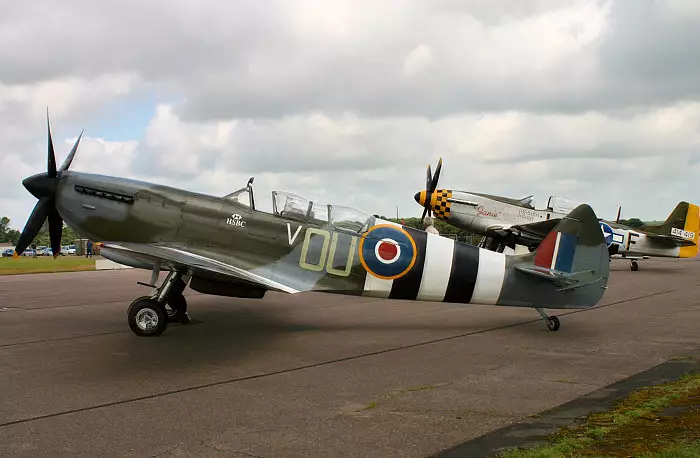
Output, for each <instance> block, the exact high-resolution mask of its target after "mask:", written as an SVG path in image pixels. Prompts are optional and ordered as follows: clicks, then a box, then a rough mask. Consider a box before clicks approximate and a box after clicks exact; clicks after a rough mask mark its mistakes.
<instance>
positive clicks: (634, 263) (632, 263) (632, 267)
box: [630, 261, 639, 272]
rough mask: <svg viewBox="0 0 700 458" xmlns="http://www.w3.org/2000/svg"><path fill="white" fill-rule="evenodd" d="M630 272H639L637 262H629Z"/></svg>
mask: <svg viewBox="0 0 700 458" xmlns="http://www.w3.org/2000/svg"><path fill="white" fill-rule="evenodd" d="M630 270H631V271H632V272H635V271H637V270H639V264H637V261H630Z"/></svg>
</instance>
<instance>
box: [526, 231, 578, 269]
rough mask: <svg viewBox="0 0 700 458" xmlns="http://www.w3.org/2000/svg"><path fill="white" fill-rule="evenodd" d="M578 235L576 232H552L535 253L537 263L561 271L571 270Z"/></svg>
mask: <svg viewBox="0 0 700 458" xmlns="http://www.w3.org/2000/svg"><path fill="white" fill-rule="evenodd" d="M576 242H577V237H576V236H575V235H574V234H565V233H563V232H550V233H549V234H547V237H545V239H544V240H543V241H542V243H541V244H540V246H539V247H537V252H536V254H535V265H536V266H539V267H544V268H547V269H554V270H558V271H561V272H571V268H572V267H573V264H574V254H575V252H576Z"/></svg>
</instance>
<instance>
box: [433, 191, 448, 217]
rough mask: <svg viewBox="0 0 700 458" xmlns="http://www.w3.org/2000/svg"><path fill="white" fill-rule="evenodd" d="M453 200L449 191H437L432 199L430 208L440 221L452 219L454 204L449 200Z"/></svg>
mask: <svg viewBox="0 0 700 458" xmlns="http://www.w3.org/2000/svg"><path fill="white" fill-rule="evenodd" d="M451 198H452V191H450V190H449V189H436V190H435V192H433V195H432V197H431V199H430V206H431V207H432V210H433V214H434V215H435V216H436V217H437V218H438V219H447V218H449V217H450V206H451V205H452V203H451V202H450V201H449V199H451Z"/></svg>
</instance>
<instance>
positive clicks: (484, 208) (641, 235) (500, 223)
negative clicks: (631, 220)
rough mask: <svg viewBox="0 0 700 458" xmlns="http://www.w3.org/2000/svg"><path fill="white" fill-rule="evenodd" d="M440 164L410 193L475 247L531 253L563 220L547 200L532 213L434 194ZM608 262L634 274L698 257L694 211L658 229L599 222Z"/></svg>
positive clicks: (522, 206) (496, 201) (495, 199)
mask: <svg viewBox="0 0 700 458" xmlns="http://www.w3.org/2000/svg"><path fill="white" fill-rule="evenodd" d="M441 169H442V159H440V161H439V162H438V165H437V168H436V169H435V175H432V174H431V169H430V165H428V176H427V180H426V187H425V190H423V191H420V192H418V193H416V195H415V200H416V202H418V203H419V204H420V205H421V206H423V207H424V210H423V218H425V216H426V214H427V213H429V212H430V213H432V214H433V215H434V216H435V217H437V218H438V219H441V220H443V221H445V222H447V223H449V224H451V225H453V226H455V227H458V228H460V229H464V230H467V231H469V232H472V233H475V234H480V235H483V236H484V238H483V239H482V241H481V243H480V246H481V247H484V248H487V249H490V250H494V251H498V252H503V251H504V250H505V249H507V248H510V249H513V250H515V249H516V246H517V245H520V246H524V247H527V248H529V249H531V250H532V249H534V248H536V247H537V246H538V245H539V244H540V243H541V241H542V240H543V239H544V237H545V236H546V235H547V233H549V231H551V230H552V228H553V227H554V226H555V225H556V224H557V223H558V222H559V220H560V219H561V218H562V217H564V216H565V215H567V214H568V213H569V212H570V211H571V208H568V206H567V203H569V204H570V202H567V201H566V199H561V198H558V197H556V196H552V197H550V198H549V201H548V203H547V207H546V208H544V209H536V208H535V207H534V206H533V205H532V196H528V197H525V198H523V199H512V198H508V197H502V196H496V195H490V194H483V193H477V192H466V191H454V190H450V189H438V187H437V185H438V179H439V177H440V170H441ZM599 223H600V228H601V231H602V232H603V235H604V237H605V242H606V244H607V246H608V253H609V254H610V257H615V258H624V259H628V260H629V261H630V268H631V270H637V269H638V264H637V260H639V259H645V258H649V257H670V258H691V257H694V256H695V255H697V253H698V244H697V241H698V229H699V225H700V214H699V212H698V206H697V205H693V204H690V203H688V202H680V203H678V205H677V206H676V208H675V209H674V210H673V212H671V214H670V215H669V216H668V218H667V219H666V221H664V223H663V224H660V225H654V226H652V225H645V226H642V227H639V228H632V227H628V226H624V225H622V224H619V212H618V218H617V221H615V222H612V221H605V220H600V221H599Z"/></svg>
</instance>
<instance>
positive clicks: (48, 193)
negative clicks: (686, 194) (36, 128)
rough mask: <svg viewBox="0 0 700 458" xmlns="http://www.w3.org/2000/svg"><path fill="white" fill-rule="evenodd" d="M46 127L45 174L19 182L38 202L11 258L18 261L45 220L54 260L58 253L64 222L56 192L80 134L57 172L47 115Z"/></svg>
mask: <svg viewBox="0 0 700 458" xmlns="http://www.w3.org/2000/svg"><path fill="white" fill-rule="evenodd" d="M46 127H47V129H48V142H49V150H48V160H47V167H46V168H47V170H46V173H38V174H36V175H32V176H30V177H28V178H25V179H24V180H23V181H22V184H23V185H24V187H25V188H26V189H27V191H29V192H30V193H31V194H32V195H33V196H34V197H36V198H37V199H39V202H37V204H36V205H35V206H34V210H32V214H31V215H30V216H29V219H28V220H27V224H25V226H24V229H22V233H21V234H20V236H19V239H18V240H17V246H16V247H15V252H14V254H13V257H14V258H17V257H19V256H20V255H21V254H22V253H23V252H24V250H26V249H27V247H28V246H29V244H30V243H32V240H34V238H36V236H37V234H38V233H39V231H40V230H41V226H43V225H44V221H46V219H47V218H48V220H49V238H50V240H51V250H52V251H53V257H54V258H56V257H57V256H58V255H59V254H60V252H61V235H62V233H63V218H61V215H60V214H59V213H58V210H57V209H56V189H58V182H59V180H60V179H61V174H62V173H63V172H65V171H66V170H68V168H69V167H70V165H71V163H72V162H73V157H75V152H76V151H77V150H78V144H79V143H80V139H81V138H82V136H83V133H82V132H81V133H80V136H78V139H77V140H76V141H75V145H73V149H72V150H71V151H70V153H69V154H68V157H67V158H66V160H65V161H64V162H63V164H62V165H61V168H60V169H58V170H56V155H55V154H54V149H53V140H52V139H51V125H50V123H49V114H48V112H47V113H46Z"/></svg>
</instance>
